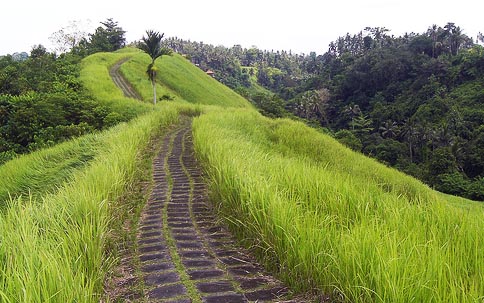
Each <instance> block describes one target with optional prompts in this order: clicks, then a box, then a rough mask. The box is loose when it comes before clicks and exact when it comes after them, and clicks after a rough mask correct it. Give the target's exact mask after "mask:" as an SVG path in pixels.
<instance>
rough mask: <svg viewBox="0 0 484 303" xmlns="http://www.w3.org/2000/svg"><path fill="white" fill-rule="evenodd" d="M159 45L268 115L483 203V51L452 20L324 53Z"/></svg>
mask: <svg viewBox="0 0 484 303" xmlns="http://www.w3.org/2000/svg"><path fill="white" fill-rule="evenodd" d="M480 37H481V39H482V35H481V36H480ZM166 43H167V45H168V46H169V47H171V48H173V49H174V50H176V51H178V52H181V53H184V54H186V55H187V57H188V58H189V59H191V60H192V61H193V62H194V63H195V64H197V65H199V66H200V67H201V68H202V69H212V70H213V71H215V74H216V76H217V77H218V79H219V80H220V81H222V82H224V83H225V84H227V85H229V86H230V87H232V88H234V89H236V90H237V91H239V92H240V93H242V94H243V95H245V96H246V97H247V98H249V99H250V100H251V101H252V102H253V103H254V104H255V105H257V106H258V107H259V109H260V110H261V112H262V113H264V114H266V115H268V116H272V117H282V116H293V117H294V116H295V117H298V118H301V119H304V120H306V121H307V122H308V123H310V124H312V125H315V126H317V127H322V128H325V129H326V131H327V132H329V133H332V134H333V135H334V136H335V137H336V138H337V139H338V140H340V141H341V142H343V143H345V144H347V145H348V146H350V147H352V148H353V149H355V150H358V151H361V152H363V153H365V154H367V155H370V156H372V157H375V158H377V159H379V160H380V161H382V162H384V163H386V164H388V165H390V166H393V167H396V168H398V169H400V170H403V171H405V172H407V173H409V174H411V175H413V176H415V177H417V178H419V179H420V180H422V181H424V182H426V183H427V184H429V185H430V186H432V187H434V188H436V189H438V190H440V191H443V192H446V193H450V194H456V195H461V196H464V197H468V198H472V199H476V200H484V48H483V47H482V46H480V45H478V44H476V43H474V41H473V40H472V39H471V38H469V37H468V36H467V35H465V34H464V33H463V31H462V29H461V28H460V27H459V26H457V25H455V24H454V23H448V24H446V25H444V26H443V27H441V26H437V25H432V26H431V27H429V28H428V30H426V31H425V32H423V33H420V34H417V33H407V34H405V35H402V36H399V37H396V36H393V35H390V34H389V30H388V29H386V28H380V27H376V28H365V29H364V30H362V31H361V32H359V33H357V34H354V35H350V34H346V35H345V36H343V37H340V38H338V39H337V40H336V41H334V42H332V43H331V44H330V45H329V49H328V51H327V52H326V53H324V54H322V55H317V54H316V53H310V54H308V55H305V54H293V53H291V52H285V51H263V50H259V49H257V48H256V47H252V48H242V47H241V46H239V45H236V46H234V47H231V48H225V47H222V46H216V47H215V46H212V45H207V44H203V43H201V42H190V41H184V40H181V39H177V38H172V39H167V41H166ZM258 86H259V87H260V86H262V87H263V88H265V90H261V89H259V87H258Z"/></svg>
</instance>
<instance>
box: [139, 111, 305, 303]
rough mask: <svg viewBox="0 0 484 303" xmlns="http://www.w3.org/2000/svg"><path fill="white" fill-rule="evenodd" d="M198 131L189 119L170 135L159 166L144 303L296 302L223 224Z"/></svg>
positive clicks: (146, 227)
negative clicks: (202, 165) (211, 198)
mask: <svg viewBox="0 0 484 303" xmlns="http://www.w3.org/2000/svg"><path fill="white" fill-rule="evenodd" d="M190 126H191V122H190V121H188V120H187V121H186V122H184V123H183V124H181V125H180V126H179V127H178V128H177V129H175V130H173V131H172V132H170V133H169V134H168V135H167V136H166V137H165V138H164V141H163V144H162V148H161V151H160V153H159V154H158V156H157V157H156V158H155V160H154V164H153V179H154V186H153V190H152V192H151V195H150V198H149V201H148V202H147V204H146V206H145V208H144V209H143V211H142V215H141V219H140V224H139V228H138V237H137V245H138V256H137V257H138V258H139V262H138V264H139V267H140V268H139V271H138V272H139V276H140V277H139V278H140V279H139V280H140V282H141V285H142V288H143V290H142V291H141V293H142V295H141V298H138V299H139V301H143V302H178V303H185V302H207V303H218V302H224V303H225V302H233V303H237V302H295V301H287V300H286V298H287V297H288V296H289V290H288V289H287V288H286V287H284V286H283V285H282V284H281V283H280V282H279V281H277V280H275V279H274V278H273V277H271V276H270V275H268V274H267V273H265V272H264V269H263V268H262V267H261V266H260V265H258V264H257V263H256V262H254V260H253V259H252V258H251V257H250V256H249V254H248V253H247V252H246V251H245V250H244V249H242V248H241V247H238V246H237V245H236V243H235V240H234V238H233V237H232V236H231V235H230V233H229V232H227V231H226V230H225V229H224V228H223V227H222V226H220V225H218V224H217V219H216V218H215V217H214V213H213V212H212V210H211V209H210V206H209V204H208V201H207V189H206V185H205V184H204V183H203V180H202V177H201V173H200V169H199V168H198V166H197V163H196V160H195V157H194V153H193V144H192V138H191V128H190ZM135 301H138V300H135Z"/></svg>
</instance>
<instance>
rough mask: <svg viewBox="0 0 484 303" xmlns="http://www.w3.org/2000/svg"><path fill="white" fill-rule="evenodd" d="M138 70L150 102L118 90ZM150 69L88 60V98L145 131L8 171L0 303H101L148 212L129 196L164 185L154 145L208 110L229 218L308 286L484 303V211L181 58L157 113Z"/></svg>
mask: <svg viewBox="0 0 484 303" xmlns="http://www.w3.org/2000/svg"><path fill="white" fill-rule="evenodd" d="M124 58H129V60H128V61H127V62H126V63H125V64H123V65H122V67H121V72H122V73H123V74H124V76H125V77H126V78H127V79H128V80H129V81H130V82H131V83H132V85H133V87H134V88H135V89H136V90H137V91H138V92H139V93H140V95H141V96H142V97H143V101H138V100H133V99H130V98H126V97H124V95H123V94H122V93H121V91H120V90H119V89H118V88H117V87H116V86H115V85H114V84H113V83H112V81H111V79H110V78H109V68H110V67H111V66H112V65H113V64H115V63H116V62H117V61H119V60H121V59H124ZM148 63H149V58H148V56H147V55H145V54H143V53H140V52H139V51H138V50H133V49H125V50H122V51H121V52H117V53H99V54H95V55H92V56H90V57H88V58H86V59H84V61H83V63H82V64H83V69H82V72H81V79H82V81H83V83H84V85H85V86H86V88H87V89H88V90H89V91H90V93H91V94H92V95H93V96H95V97H96V99H97V100H98V102H100V103H102V104H105V106H107V107H109V108H111V109H114V111H115V112H116V113H117V115H119V116H120V117H122V118H123V119H131V121H130V122H128V123H121V124H119V125H118V126H116V127H114V128H112V129H110V130H108V131H105V132H102V133H98V134H93V135H89V136H85V137H81V138H79V139H76V140H73V141H70V142H67V143H64V144H62V145H59V146H56V147H54V148H51V149H48V150H42V151H39V152H35V153H32V154H31V155H29V156H25V157H21V158H18V159H16V160H13V161H11V162H9V163H7V164H6V165H4V166H0V180H1V181H0V186H1V188H0V198H1V199H2V201H0V206H1V205H2V204H3V205H5V206H4V209H3V210H2V213H1V215H0V285H1V287H0V302H3V301H5V302H73V301H76V302H99V299H100V296H101V295H102V287H103V280H104V277H105V275H106V273H107V272H108V271H109V269H110V267H111V266H112V264H113V260H112V259H110V258H106V256H110V257H112V256H115V250H113V249H114V248H115V247H116V245H114V244H113V243H112V241H113V240H112V239H111V237H112V233H113V231H114V232H116V230H117V229H119V230H122V228H123V226H122V223H123V222H124V220H126V218H129V217H133V214H132V213H131V214H130V212H133V209H134V208H136V207H139V205H141V204H142V203H143V202H142V199H143V197H141V198H140V197H138V200H133V203H134V202H136V203H137V204H138V206H135V205H133V204H129V203H128V202H127V201H129V200H132V199H127V198H126V197H127V196H129V195H132V194H133V191H135V189H134V188H135V184H136V182H137V180H140V179H143V178H144V179H146V178H149V176H150V171H149V170H150V167H151V166H150V164H149V161H150V159H151V158H150V157H151V156H152V154H150V152H149V150H150V145H151V144H153V143H152V142H153V141H152V140H154V139H155V138H157V137H160V136H162V135H163V133H164V131H165V129H166V128H167V127H169V126H170V125H173V124H175V123H177V121H178V119H179V116H180V115H182V114H188V115H199V114H201V115H200V117H198V118H196V119H195V121H194V129H193V134H194V142H195V147H196V151H197V154H198V156H199V158H200V160H201V161H202V163H203V165H204V167H205V169H206V172H207V178H208V181H209V184H211V194H212V200H213V202H214V203H215V204H216V208H217V209H220V212H221V215H222V216H223V217H224V218H225V219H226V222H227V223H228V224H229V225H230V226H231V228H232V229H233V230H234V231H235V232H236V234H237V235H238V236H239V238H240V239H241V240H242V241H244V243H246V244H247V245H248V246H250V247H253V248H254V250H255V251H256V252H257V254H258V255H259V257H260V258H261V259H263V260H264V261H265V263H266V265H267V266H268V268H270V269H272V270H273V271H275V272H276V273H278V275H279V277H281V278H282V279H284V280H285V281H286V282H287V283H289V284H290V285H291V286H292V287H293V288H294V289H295V290H300V291H304V290H316V291H323V292H325V293H328V294H333V295H334V299H338V298H344V299H346V300H348V301H350V302H410V301H413V302H478V301H479V300H482V298H483V296H484V284H483V283H482V281H484V274H483V273H484V254H483V253H482V251H483V245H484V234H483V233H482V230H483V228H484V220H483V219H484V208H483V207H482V204H477V203H475V202H472V201H469V200H465V199H459V198H455V197H452V196H447V195H442V194H439V193H437V192H435V191H433V190H431V189H430V188H428V187H426V186H424V185H423V184H422V183H420V182H419V181H417V180H415V179H413V178H411V177H408V176H406V175H404V174H402V173H400V172H398V171H396V170H393V169H390V168H388V167H386V166H384V165H382V164H379V163H377V162H376V161H374V160H371V159H369V158H366V157H364V156H362V155H361V154H359V153H355V152H352V151H351V150H349V149H347V148H345V147H343V146H342V145H340V144H339V143H337V142H336V141H335V140H333V139H332V138H330V137H328V136H326V135H323V134H321V133H319V132H317V131H316V130H314V129H311V128H309V127H307V126H305V125H303V124H301V123H297V122H293V121H290V120H271V119H267V118H264V117H262V116H261V115H259V114H258V113H257V112H256V111H255V110H254V109H253V108H252V106H251V105H250V104H249V103H248V102H247V101H246V100H245V99H243V98H242V97H240V96H239V95H238V94H236V93H234V92H233V91H231V90H229V89H228V88H227V87H225V86H223V85H222V84H220V83H219V82H217V81H216V80H214V79H212V78H210V77H209V76H207V75H206V74H205V73H204V72H203V71H201V70H200V69H198V68H197V67H195V66H194V65H192V64H191V63H190V62H188V61H187V60H186V59H185V58H183V57H182V56H179V55H174V56H171V57H165V56H164V57H163V58H162V59H159V60H157V63H156V64H157V66H158V71H159V72H158V76H157V77H158V78H157V85H158V95H159V96H163V95H167V96H170V98H171V99H173V100H172V101H162V102H159V103H158V105H157V106H153V105H151V98H152V95H151V93H152V91H151V84H150V83H149V81H148V80H147V77H146V75H145V73H144V71H145V70H146V66H147V65H148ZM147 163H148V164H147ZM2 189H3V191H2ZM29 190H30V193H31V194H32V197H29V196H28V194H29ZM8 194H10V195H12V196H13V197H14V199H12V200H9V198H8ZM128 214H129V215H128ZM118 232H119V231H118Z"/></svg>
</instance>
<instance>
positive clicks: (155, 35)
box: [138, 30, 172, 104]
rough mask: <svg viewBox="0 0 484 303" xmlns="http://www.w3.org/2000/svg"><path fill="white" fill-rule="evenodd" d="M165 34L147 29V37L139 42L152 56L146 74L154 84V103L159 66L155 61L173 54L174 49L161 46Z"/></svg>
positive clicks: (140, 46)
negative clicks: (157, 66)
mask: <svg viewBox="0 0 484 303" xmlns="http://www.w3.org/2000/svg"><path fill="white" fill-rule="evenodd" d="M164 35H165V34H164V33H162V34H160V33H159V32H155V31H153V30H147V31H146V37H145V36H143V38H141V41H140V42H139V43H138V48H139V49H141V50H142V51H144V52H145V53H147V54H148V55H149V56H150V57H151V63H150V64H149V65H148V68H147V69H146V74H147V75H148V78H149V79H150V81H151V85H152V86H153V104H156V82H155V80H156V73H157V68H156V66H155V61H156V59H157V58H160V57H162V56H163V55H171V53H172V51H171V50H170V49H167V48H163V47H162V46H161V40H162V39H163V36H164Z"/></svg>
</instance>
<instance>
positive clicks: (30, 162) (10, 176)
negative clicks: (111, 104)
mask: <svg viewBox="0 0 484 303" xmlns="http://www.w3.org/2000/svg"><path fill="white" fill-rule="evenodd" d="M102 140H103V135H86V136H83V137H81V138H78V139H74V140H70V141H68V142H65V143H62V144H59V145H56V146H55V147H52V148H48V149H42V150H39V151H36V152H33V153H31V154H29V155H25V156H22V157H19V158H17V159H14V160H11V161H9V162H7V163H6V164H5V165H1V166H0V210H1V209H2V208H3V207H4V206H5V205H6V203H7V201H9V200H10V199H11V198H12V199H16V198H17V197H18V196H20V195H22V196H24V197H28V196H29V195H32V196H33V197H34V198H40V197H41V196H42V195H44V194H45V193H47V192H53V191H55V190H57V188H58V187H60V186H61V185H62V183H63V182H64V181H68V180H69V177H70V176H71V175H72V174H73V173H74V172H76V171H78V170H80V169H82V168H83V167H84V166H85V165H86V164H88V163H89V161H90V160H92V158H93V157H94V155H95V154H96V153H97V150H98V149H99V148H100V143H101V142H102Z"/></svg>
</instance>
